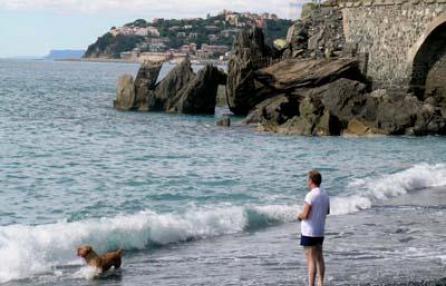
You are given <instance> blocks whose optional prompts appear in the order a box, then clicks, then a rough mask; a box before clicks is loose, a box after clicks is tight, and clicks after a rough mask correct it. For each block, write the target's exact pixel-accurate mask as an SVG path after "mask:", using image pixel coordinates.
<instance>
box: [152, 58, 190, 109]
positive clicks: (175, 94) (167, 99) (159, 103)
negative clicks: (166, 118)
mask: <svg viewBox="0 0 446 286" xmlns="http://www.w3.org/2000/svg"><path fill="white" fill-rule="evenodd" d="M194 78H195V74H194V72H193V70H192V64H191V62H190V60H189V59H185V60H184V61H183V62H181V63H180V64H178V65H177V66H176V67H175V68H174V69H173V70H171V71H170V72H169V74H168V75H167V76H166V77H165V78H164V79H163V80H162V81H161V82H160V83H159V84H158V85H157V87H156V89H155V92H154V93H153V94H152V98H149V102H151V103H152V108H151V110H153V111H167V112H175V111H176V110H175V108H176V104H177V102H178V100H179V99H180V97H181V92H182V90H183V89H184V88H185V87H186V86H187V85H188V84H190V82H191V81H192V80H193V79H194Z"/></svg>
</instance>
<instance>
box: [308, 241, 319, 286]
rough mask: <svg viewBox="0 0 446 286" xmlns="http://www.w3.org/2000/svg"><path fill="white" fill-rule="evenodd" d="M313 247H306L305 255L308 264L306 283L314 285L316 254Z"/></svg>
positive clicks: (310, 285)
mask: <svg viewBox="0 0 446 286" xmlns="http://www.w3.org/2000/svg"><path fill="white" fill-rule="evenodd" d="M315 253H316V252H315V247H313V246H311V247H306V249H305V256H306V257H307V266H308V284H309V286H314V282H315V280H316V271H317V266H316V258H317V257H316V255H315Z"/></svg>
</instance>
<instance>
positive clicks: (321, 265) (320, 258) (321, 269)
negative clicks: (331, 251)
mask: <svg viewBox="0 0 446 286" xmlns="http://www.w3.org/2000/svg"><path fill="white" fill-rule="evenodd" d="M315 251H316V253H317V260H316V267H317V273H318V274H319V275H318V286H324V278H325V261H324V253H323V249H322V245H320V246H316V247H315Z"/></svg>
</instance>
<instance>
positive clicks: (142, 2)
mask: <svg viewBox="0 0 446 286" xmlns="http://www.w3.org/2000/svg"><path fill="white" fill-rule="evenodd" d="M289 1H290V0H231V1H228V0H188V1H184V0H162V1H159V0H0V10H26V11H36V10H38V11H41V10H43V11H54V12H60V13H86V14H97V13H126V14H129V13H146V14H148V15H150V16H156V14H160V16H164V17H165V16H167V15H172V16H176V15H185V16H187V15H189V16H203V15H206V13H208V12H214V13H215V12H217V11H221V10H223V9H228V10H235V11H254V12H270V13H277V14H279V15H280V16H282V17H287V16H288V15H289ZM296 1H302V0H296Z"/></svg>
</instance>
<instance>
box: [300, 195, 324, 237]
mask: <svg viewBox="0 0 446 286" xmlns="http://www.w3.org/2000/svg"><path fill="white" fill-rule="evenodd" d="M305 202H306V203H307V204H309V205H310V206H311V211H310V215H309V217H308V219H306V220H303V221H302V223H301V225H300V228H301V234H302V235H304V236H311V237H322V236H324V232H325V219H326V217H327V214H328V211H329V209H330V198H329V197H328V194H327V193H326V192H325V191H324V190H321V189H320V188H314V189H312V190H311V191H310V192H309V193H308V194H307V195H306V196H305Z"/></svg>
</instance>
